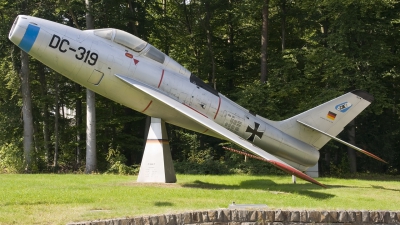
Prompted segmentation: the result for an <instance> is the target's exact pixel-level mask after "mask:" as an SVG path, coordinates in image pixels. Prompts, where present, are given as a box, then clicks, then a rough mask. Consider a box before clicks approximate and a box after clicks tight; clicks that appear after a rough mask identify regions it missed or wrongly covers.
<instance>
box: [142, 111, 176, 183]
mask: <svg viewBox="0 0 400 225" xmlns="http://www.w3.org/2000/svg"><path fill="white" fill-rule="evenodd" d="M137 182H154V183H175V182H176V176H175V170H174V164H173V163H172V157H171V150H170V148H169V142H168V136H167V129H166V127H165V122H164V121H163V120H161V119H160V118H153V117H152V118H151V122H150V128H149V133H148V135H147V142H146V147H145V149H144V153H143V158H142V163H141V165H140V171H139V176H138V178H137Z"/></svg>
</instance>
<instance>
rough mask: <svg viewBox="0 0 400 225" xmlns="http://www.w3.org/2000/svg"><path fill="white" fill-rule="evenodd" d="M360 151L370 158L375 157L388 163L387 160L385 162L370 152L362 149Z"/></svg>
mask: <svg viewBox="0 0 400 225" xmlns="http://www.w3.org/2000/svg"><path fill="white" fill-rule="evenodd" d="M362 153H364V154H365V155H367V156H369V157H371V158H374V159H376V160H378V161H381V162H383V163H386V164H388V162H386V161H385V160H383V159H381V158H379V157H378V156H376V155H374V154H372V153H370V152H367V151H365V150H364V149H362Z"/></svg>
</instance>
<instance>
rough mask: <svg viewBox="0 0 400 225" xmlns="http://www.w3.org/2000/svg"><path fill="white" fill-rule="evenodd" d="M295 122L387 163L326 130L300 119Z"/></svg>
mask: <svg viewBox="0 0 400 225" xmlns="http://www.w3.org/2000/svg"><path fill="white" fill-rule="evenodd" d="M297 122H299V123H301V124H303V125H304V126H306V127H308V128H311V129H313V130H315V131H318V132H320V133H321V134H323V135H325V136H328V137H330V138H332V139H333V140H335V141H338V142H340V143H342V144H344V145H346V146H348V147H350V148H352V149H354V150H356V151H359V152H361V153H363V154H365V155H367V156H369V157H372V158H374V159H376V160H379V161H381V162H384V163H387V162H386V161H385V160H383V159H381V158H379V157H378V156H376V155H374V154H372V153H369V152H367V151H365V150H363V149H361V148H359V147H357V146H354V145H352V144H350V143H348V142H345V141H343V140H341V139H339V138H337V137H335V136H333V135H330V134H328V133H326V132H323V131H322V130H319V129H317V128H315V127H313V126H310V125H308V124H306V123H304V122H302V121H300V120H297Z"/></svg>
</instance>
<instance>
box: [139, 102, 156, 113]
mask: <svg viewBox="0 0 400 225" xmlns="http://www.w3.org/2000/svg"><path fill="white" fill-rule="evenodd" d="M151 103H153V101H150V102H149V104H148V105H147V106H146V108H145V109H143V111H141V112H144V111H146V110H147V109H148V108H149V107H150V105H151Z"/></svg>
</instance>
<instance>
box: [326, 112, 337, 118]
mask: <svg viewBox="0 0 400 225" xmlns="http://www.w3.org/2000/svg"><path fill="white" fill-rule="evenodd" d="M326 117H327V118H328V119H331V120H334V119H335V118H336V113H333V112H331V111H329V112H328V115H326Z"/></svg>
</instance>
